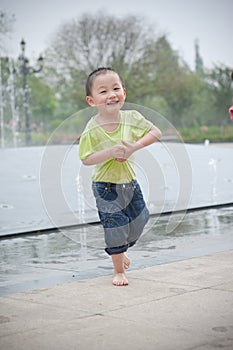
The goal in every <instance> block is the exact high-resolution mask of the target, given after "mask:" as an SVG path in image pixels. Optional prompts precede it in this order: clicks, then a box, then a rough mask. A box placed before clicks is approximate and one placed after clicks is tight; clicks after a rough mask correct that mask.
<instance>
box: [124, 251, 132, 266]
mask: <svg viewBox="0 0 233 350" xmlns="http://www.w3.org/2000/svg"><path fill="white" fill-rule="evenodd" d="M123 262H124V268H125V269H128V268H129V267H130V259H129V258H128V256H127V255H126V254H125V253H124V259H123Z"/></svg>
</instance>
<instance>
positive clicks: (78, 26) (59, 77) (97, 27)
mask: <svg viewBox="0 0 233 350" xmlns="http://www.w3.org/2000/svg"><path fill="white" fill-rule="evenodd" d="M156 36H157V35H156V34H155V31H154V30H153V29H152V28H151V27H150V29H149V26H148V24H146V23H145V22H144V21H143V20H142V19H140V18H138V17H135V16H126V17H123V18H117V17H114V16H109V15H105V14H104V15H103V14H101V13H98V14H97V15H89V14H88V15H86V14H84V15H83V16H81V17H80V18H77V19H74V20H73V21H70V22H68V23H66V24H64V25H63V26H61V27H60V28H59V30H58V32H57V33H56V34H55V36H54V39H53V40H52V42H51V44H50V47H49V49H48V50H47V52H46V57H47V60H46V61H47V67H46V71H45V75H46V78H47V81H48V83H49V84H50V86H52V87H53V88H54V89H55V90H56V92H59V95H60V98H61V102H62V103H63V102H66V104H67V101H69V103H70V105H71V106H72V109H73V110H74V111H75V110H76V109H77V108H83V107H86V106H87V105H86V102H85V91H84V84H85V81H86V78H87V75H88V74H89V73H90V72H91V71H92V70H93V69H95V68H97V67H99V66H112V67H114V68H115V69H117V70H119V71H120V72H121V75H122V76H123V77H124V78H126V79H128V76H129V72H131V71H132V72H135V71H136V72H137V67H138V65H139V63H140V64H141V62H142V61H143V57H144V55H145V51H146V50H147V48H148V47H149V45H150V44H151V42H153V41H154V40H155V38H156ZM136 62H137V64H136ZM140 71H142V70H140ZM137 76H138V75H137ZM137 76H136V78H137ZM136 78H135V79H136ZM143 86H144V87H145V89H146V88H147V83H146V82H144V84H143ZM130 102H132V101H130ZM70 112H71V111H70Z"/></svg>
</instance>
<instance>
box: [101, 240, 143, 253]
mask: <svg viewBox="0 0 233 350" xmlns="http://www.w3.org/2000/svg"><path fill="white" fill-rule="evenodd" d="M135 243H136V241H134V242H131V243H129V244H125V245H122V246H120V247H113V248H105V251H106V253H107V254H108V255H112V254H121V253H125V252H126V251H127V250H128V248H129V247H132V246H133V245H134V244H135Z"/></svg>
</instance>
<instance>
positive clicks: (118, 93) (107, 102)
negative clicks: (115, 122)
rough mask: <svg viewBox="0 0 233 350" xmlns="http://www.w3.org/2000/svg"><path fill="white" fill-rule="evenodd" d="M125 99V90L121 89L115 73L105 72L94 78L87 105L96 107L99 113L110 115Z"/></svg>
mask: <svg viewBox="0 0 233 350" xmlns="http://www.w3.org/2000/svg"><path fill="white" fill-rule="evenodd" d="M125 98H126V90H125V88H123V86H122V83H121V80H120V78H119V76H118V74H117V73H115V72H107V73H103V74H100V75H98V76H97V77H95V79H94V81H93V83H92V88H91V96H87V97H86V100H87V103H88V104H89V105H90V106H92V107H94V106H95V107H97V108H98V109H99V111H100V112H105V113H111V112H114V111H116V110H119V109H120V108H121V107H122V106H123V104H124V102H125Z"/></svg>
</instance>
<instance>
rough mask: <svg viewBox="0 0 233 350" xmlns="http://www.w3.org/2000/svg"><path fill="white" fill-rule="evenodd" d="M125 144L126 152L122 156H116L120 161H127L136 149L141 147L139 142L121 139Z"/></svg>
mask: <svg viewBox="0 0 233 350" xmlns="http://www.w3.org/2000/svg"><path fill="white" fill-rule="evenodd" d="M121 142H122V144H123V145H124V154H123V156H121V157H115V159H116V160H117V161H118V162H121V163H122V162H125V161H126V160H127V159H128V158H129V157H130V156H131V155H132V154H133V153H134V152H135V151H136V150H138V149H140V148H141V145H140V144H138V143H137V142H135V143H130V142H127V141H125V140H122V141H121Z"/></svg>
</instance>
